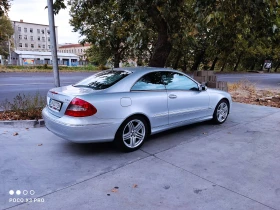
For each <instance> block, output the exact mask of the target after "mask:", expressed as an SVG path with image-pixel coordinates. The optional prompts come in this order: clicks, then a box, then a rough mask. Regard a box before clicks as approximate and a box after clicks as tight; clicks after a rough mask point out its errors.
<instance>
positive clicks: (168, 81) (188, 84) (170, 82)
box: [162, 72, 198, 90]
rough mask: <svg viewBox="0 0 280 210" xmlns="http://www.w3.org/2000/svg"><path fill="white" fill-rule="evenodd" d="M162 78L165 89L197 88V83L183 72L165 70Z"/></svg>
mask: <svg viewBox="0 0 280 210" xmlns="http://www.w3.org/2000/svg"><path fill="white" fill-rule="evenodd" d="M162 79H163V81H164V84H165V86H166V89H167V90H198V85H197V83H195V82H194V81H192V80H191V79H189V78H188V77H186V76H185V75H183V74H179V73H175V72H166V73H165V74H164V75H163V76H162Z"/></svg>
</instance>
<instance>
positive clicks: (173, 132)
mask: <svg viewBox="0 0 280 210" xmlns="http://www.w3.org/2000/svg"><path fill="white" fill-rule="evenodd" d="M213 126H217V125H214V124H213V123H212V121H205V122H200V123H195V124H191V125H185V126H181V127H177V128H173V129H170V130H167V131H163V132H161V133H157V134H154V135H151V136H149V137H148V138H147V139H146V143H148V144H149V143H153V144H154V143H160V141H165V143H166V144H169V143H170V144H172V146H174V143H175V144H180V143H181V142H182V141H179V142H177V141H176V139H178V138H182V137H184V136H187V135H188V137H192V138H193V137H196V136H199V135H202V133H201V132H200V130H205V128H206V127H207V129H206V130H207V131H208V130H209V129H212V128H213ZM148 147H149V145H148ZM64 149H65V150H67V151H68V152H70V153H75V154H76V155H79V156H91V155H99V154H110V155H112V154H120V153H123V152H122V151H120V150H119V149H118V148H117V147H116V146H115V145H114V143H113V142H105V143H83V144H79V143H73V142H68V141H66V142H65V144H64Z"/></svg>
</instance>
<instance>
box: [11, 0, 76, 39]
mask: <svg viewBox="0 0 280 210" xmlns="http://www.w3.org/2000/svg"><path fill="white" fill-rule="evenodd" d="M11 4H12V6H11V9H10V11H9V17H10V19H11V20H15V21H19V20H21V19H22V20H23V21H24V22H29V23H38V24H47V25H48V24H49V19H48V10H47V9H45V7H46V6H47V0H13V1H12V2H11ZM69 19H70V16H69V8H68V9H66V10H61V11H60V12H59V14H58V15H56V16H55V25H56V26H58V43H66V42H67V43H78V41H79V37H80V36H79V34H78V33H74V32H72V31H73V28H72V27H71V26H70V24H69Z"/></svg>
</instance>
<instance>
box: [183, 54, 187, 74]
mask: <svg viewBox="0 0 280 210" xmlns="http://www.w3.org/2000/svg"><path fill="white" fill-rule="evenodd" d="M186 71H187V62H186V57H185V56H184V66H183V72H186Z"/></svg>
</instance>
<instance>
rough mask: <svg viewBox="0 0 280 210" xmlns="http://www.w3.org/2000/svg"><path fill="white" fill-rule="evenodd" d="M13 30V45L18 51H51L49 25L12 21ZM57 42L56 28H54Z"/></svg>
mask: <svg viewBox="0 0 280 210" xmlns="http://www.w3.org/2000/svg"><path fill="white" fill-rule="evenodd" d="M12 25H13V28H14V35H13V39H14V45H15V47H14V48H15V50H18V51H38V52H49V51H51V42H50V30H49V25H43V24H36V23H27V22H23V20H20V21H12ZM55 29H56V30H55V31H56V40H58V35H57V26H56V27H55Z"/></svg>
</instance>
